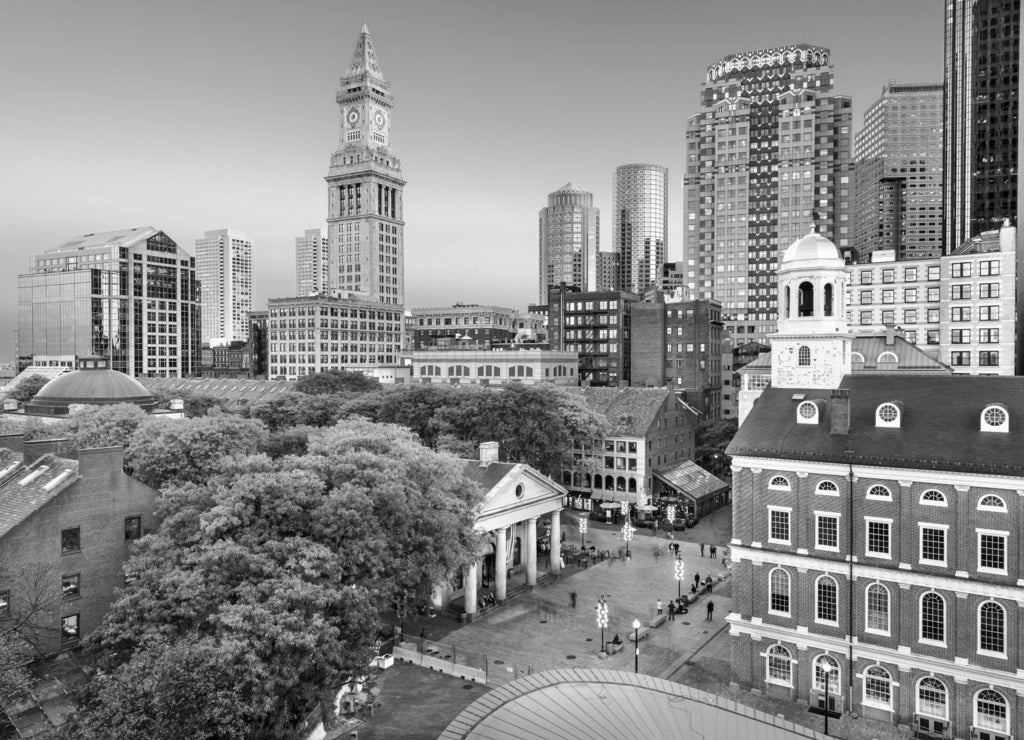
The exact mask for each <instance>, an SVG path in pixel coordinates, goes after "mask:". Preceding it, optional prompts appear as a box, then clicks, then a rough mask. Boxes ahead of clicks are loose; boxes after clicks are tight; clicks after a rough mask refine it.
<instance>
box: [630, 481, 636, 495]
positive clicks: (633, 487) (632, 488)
mask: <svg viewBox="0 0 1024 740" xmlns="http://www.w3.org/2000/svg"><path fill="white" fill-rule="evenodd" d="M629 493H636V478H630V479H629Z"/></svg>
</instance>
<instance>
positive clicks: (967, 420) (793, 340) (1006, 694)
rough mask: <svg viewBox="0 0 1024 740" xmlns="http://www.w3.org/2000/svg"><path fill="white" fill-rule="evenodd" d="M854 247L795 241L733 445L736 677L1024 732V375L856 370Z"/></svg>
mask: <svg viewBox="0 0 1024 740" xmlns="http://www.w3.org/2000/svg"><path fill="white" fill-rule="evenodd" d="M841 265H842V259H841V257H840V256H839V254H838V250H836V249H835V247H834V245H832V244H831V243H830V242H828V240H826V239H823V238H821V237H819V236H817V235H810V236H808V237H805V238H804V239H801V240H799V241H797V242H796V243H794V244H793V246H791V247H790V248H789V250H787V252H786V254H785V256H784V257H783V260H782V264H781V266H780V269H779V290H780V305H784V306H785V305H789V307H790V308H789V310H786V311H784V312H783V313H782V314H781V315H780V321H779V330H778V333H777V334H776V335H774V336H773V337H772V346H773V350H772V355H773V357H772V366H771V386H770V387H769V388H767V389H766V390H765V391H764V392H763V394H762V395H761V397H760V398H759V399H758V402H757V404H756V405H754V406H753V408H752V409H751V411H750V413H749V415H748V416H747V417H746V419H745V420H744V421H743V422H742V424H741V426H740V429H739V432H738V433H737V435H736V437H735V438H734V439H733V441H732V443H731V444H730V445H729V448H728V450H727V452H728V454H730V455H732V456H733V537H734V539H733V541H732V543H731V544H732V560H733V568H734V573H735V579H734V581H733V583H734V586H733V609H734V611H733V613H732V614H731V615H730V616H729V617H728V620H729V623H730V634H731V635H732V636H733V646H732V670H733V677H734V680H735V681H736V682H737V683H738V684H739V685H740V686H742V687H744V688H748V689H750V690H752V691H757V692H763V693H766V694H770V695H774V696H778V697H782V698H788V699H792V700H794V701H798V702H801V703H805V704H811V705H818V706H820V705H822V704H823V703H824V702H825V694H826V691H827V693H828V695H829V699H828V701H829V704H830V706H831V708H834V709H835V710H837V711H847V712H855V713H858V714H862V715H864V716H868V717H872V718H875V719H879V720H882V721H886V722H891V723H893V724H895V725H898V726H901V727H904V728H907V729H909V728H911V727H912V728H913V729H914V731H915V732H916V733H918V734H919V735H920V736H925V737H950V736H952V737H968V736H970V737H972V738H978V739H979V740H998V739H999V738H1010V737H1012V736H1014V735H1019V734H1020V733H1021V730H1022V726H1024V725H1022V722H1021V719H1020V717H1021V713H1022V712H1024V679H1022V678H1021V674H1020V672H1019V666H1021V665H1024V651H1022V649H1021V647H1020V645H1021V644H1024V643H1021V642H1020V641H1019V640H1018V634H1019V633H1020V629H1021V627H1022V626H1024V606H1022V604H1024V557H1022V556H1021V553H1022V552H1024V550H1022V549H1021V548H1019V547H1016V546H1014V545H1015V544H1016V543H1015V541H1014V538H1015V537H1016V534H1017V531H1016V530H1017V528H1016V526H1015V523H1016V522H1017V521H1018V520H1019V518H1020V516H1021V514H1022V512H1024V509H1022V508H1021V507H1022V506H1024V503H1022V499H1021V491H1024V457H1022V456H1021V450H1022V449H1024V427H1022V421H1024V380H1022V379H1021V378H1016V377H965V376H956V375H948V374H931V375H914V374H907V375H898V374H892V373H877V374H867V373H863V374H852V373H851V365H852V359H851V354H852V342H851V335H850V334H849V332H848V331H847V329H846V325H845V319H844V318H843V317H844V316H845V313H844V310H843V305H842V303H843V301H842V296H843V295H844V291H843V290H842V288H843V283H844V281H845V278H844V277H843V273H842V271H841V270H840V269H839V268H840V267H841ZM830 286H831V290H829V287H830ZM826 687H827V688H826Z"/></svg>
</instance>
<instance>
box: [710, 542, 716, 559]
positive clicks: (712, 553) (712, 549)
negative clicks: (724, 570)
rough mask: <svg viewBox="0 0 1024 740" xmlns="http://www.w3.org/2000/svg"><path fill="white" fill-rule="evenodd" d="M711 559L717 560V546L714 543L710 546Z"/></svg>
mask: <svg viewBox="0 0 1024 740" xmlns="http://www.w3.org/2000/svg"><path fill="white" fill-rule="evenodd" d="M711 559H712V560H718V548H717V547H715V546H714V545H712V546H711Z"/></svg>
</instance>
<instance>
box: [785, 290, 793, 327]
mask: <svg viewBox="0 0 1024 740" xmlns="http://www.w3.org/2000/svg"><path fill="white" fill-rule="evenodd" d="M792 306H793V304H792V300H791V298H790V295H789V286H788V285H787V286H786V318H787V319H789V318H792V315H793V308H792Z"/></svg>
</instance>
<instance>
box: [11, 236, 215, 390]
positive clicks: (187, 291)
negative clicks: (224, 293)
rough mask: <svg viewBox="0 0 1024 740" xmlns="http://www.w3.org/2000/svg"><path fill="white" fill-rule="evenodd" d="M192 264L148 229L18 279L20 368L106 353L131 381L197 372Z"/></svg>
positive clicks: (65, 254)
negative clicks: (133, 379)
mask: <svg viewBox="0 0 1024 740" xmlns="http://www.w3.org/2000/svg"><path fill="white" fill-rule="evenodd" d="M200 322H201V310H200V291H199V280H198V279H197V275H196V264H195V259H194V258H193V257H192V256H191V255H189V254H188V253H187V252H186V251H185V250H183V249H181V248H180V247H179V246H178V245H177V244H176V243H175V242H174V241H173V240H172V239H171V238H170V237H168V236H167V235H166V234H165V233H163V232H162V231H158V230H157V229H154V228H152V227H143V228H138V229H126V230H124V231H111V232H104V233H100V234H86V235H84V236H79V237H75V238H74V239H71V240H69V241H67V242H65V243H63V244H61V245H60V246H58V247H55V248H53V249H51V250H49V251H47V252H44V253H43V254H41V255H38V256H36V257H33V258H32V264H31V267H30V269H29V272H28V273H26V274H23V275H19V276H18V365H19V368H20V369H24V368H25V367H28V366H29V365H55V366H65V367H71V368H74V367H77V363H76V362H75V360H76V359H77V358H79V357H88V356H102V357H106V358H108V359H109V361H110V367H111V368H112V369H114V370H119V371H120V372H123V373H127V374H128V375H132V376H134V377H144V376H145V377H173V376H176V377H182V376H188V375H192V374H194V373H196V374H197V373H198V372H199V347H200Z"/></svg>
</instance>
